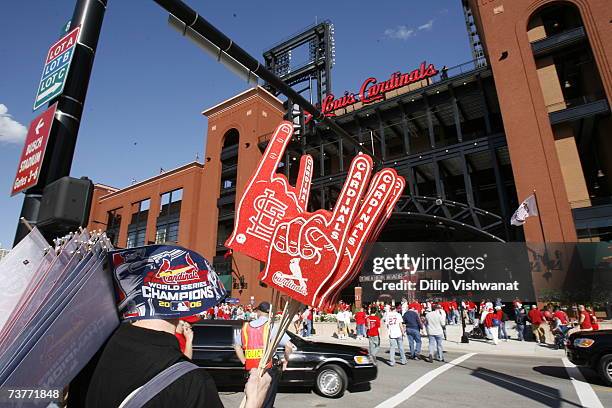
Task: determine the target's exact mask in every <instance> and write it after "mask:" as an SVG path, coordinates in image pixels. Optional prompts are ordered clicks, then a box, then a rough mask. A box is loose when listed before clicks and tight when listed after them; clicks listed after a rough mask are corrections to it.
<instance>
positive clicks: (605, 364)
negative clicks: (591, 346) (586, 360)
mask: <svg viewBox="0 0 612 408" xmlns="http://www.w3.org/2000/svg"><path fill="white" fill-rule="evenodd" d="M598 371H599V376H600V377H601V379H602V380H604V382H605V383H606V385H608V386H611V387H612V354H606V355H604V356H602V357H601V358H600V359H599V364H598Z"/></svg>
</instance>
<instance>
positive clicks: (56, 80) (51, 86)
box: [32, 26, 81, 110]
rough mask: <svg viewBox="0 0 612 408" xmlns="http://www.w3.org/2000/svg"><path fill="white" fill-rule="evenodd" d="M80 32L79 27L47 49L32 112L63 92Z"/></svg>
mask: <svg viewBox="0 0 612 408" xmlns="http://www.w3.org/2000/svg"><path fill="white" fill-rule="evenodd" d="M80 30H81V26H78V27H76V28H74V29H73V30H72V31H70V32H69V33H68V34H66V35H65V36H63V37H62V38H60V39H59V40H58V41H57V42H56V43H55V44H53V45H52V46H51V48H49V52H48V53H47V59H46V60H45V66H44V68H43V72H42V75H41V77H40V83H39V84H38V90H37V91H36V98H35V99H34V108H33V109H32V110H36V109H38V108H40V107H41V106H43V105H44V104H46V103H47V102H49V101H50V100H52V99H53V98H55V97H57V96H58V95H59V94H61V93H62V92H63V91H64V85H65V84H66V77H67V76H68V72H69V71H70V63H71V62H72V57H73V56H74V50H75V49H76V44H77V41H78V39H79V32H80Z"/></svg>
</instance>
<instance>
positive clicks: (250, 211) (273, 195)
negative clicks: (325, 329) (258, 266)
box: [225, 121, 314, 262]
mask: <svg viewBox="0 0 612 408" xmlns="http://www.w3.org/2000/svg"><path fill="white" fill-rule="evenodd" d="M292 135H293V126H292V124H291V123H290V122H287V121H284V122H282V123H281V124H280V125H279V126H278V128H277V129H276V131H275V132H274V135H272V137H271V138H270V141H269V142H268V146H267V148H266V151H265V152H264V154H263V156H262V157H261V160H260V161H259V166H258V167H257V169H256V170H255V173H254V174H253V176H251V179H250V180H249V183H248V184H247V186H246V189H245V190H244V194H243V195H242V198H241V199H240V202H239V204H238V209H237V214H236V222H235V224H234V230H233V231H232V234H231V235H230V237H229V238H228V239H227V241H226V242H225V246H226V247H228V248H231V249H232V250H234V251H240V252H242V253H244V254H246V255H248V256H250V257H251V258H255V259H257V260H259V261H262V262H265V261H266V260H267V259H268V249H269V247H270V242H271V241H272V235H273V234H274V230H275V228H276V226H277V225H278V223H279V222H280V221H281V220H282V219H283V218H293V217H295V216H297V215H298V214H300V213H302V212H304V211H306V205H307V203H308V197H309V195H310V184H311V181H312V176H313V167H314V163H313V160H312V156H310V155H304V156H302V158H301V159H300V168H299V172H298V176H297V182H296V186H295V187H293V186H291V185H289V181H288V180H287V178H286V177H285V176H284V175H283V174H279V173H277V172H276V170H277V168H278V165H279V164H280V163H281V162H282V161H284V160H285V149H286V148H287V145H288V144H289V142H290V141H291V136H292ZM285 165H286V166H288V165H289V163H285Z"/></svg>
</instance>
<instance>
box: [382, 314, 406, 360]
mask: <svg viewBox="0 0 612 408" xmlns="http://www.w3.org/2000/svg"><path fill="white" fill-rule="evenodd" d="M398 310H399V311H401V310H402V306H401V305H398V306H397V310H396V309H391V310H389V311H388V312H387V315H386V317H385V325H386V326H387V331H388V332H389V344H390V345H391V350H390V351H389V355H390V359H389V365H390V366H394V365H395V349H396V348H398V349H399V352H400V363H401V364H402V365H404V364H406V353H404V326H403V325H402V323H403V319H402V315H401V314H399V313H398Z"/></svg>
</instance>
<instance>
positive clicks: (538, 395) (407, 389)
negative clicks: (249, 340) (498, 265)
mask: <svg viewBox="0 0 612 408" xmlns="http://www.w3.org/2000/svg"><path fill="white" fill-rule="evenodd" d="M378 356H379V364H378V368H379V371H378V378H377V379H376V380H375V381H374V382H372V383H371V384H370V387H364V388H361V389H356V390H349V391H347V392H346V393H345V395H344V396H343V397H342V398H339V399H327V398H323V397H321V396H319V395H317V394H316V393H315V392H314V391H312V390H305V389H300V388H291V389H281V392H280V393H279V394H278V397H277V399H276V404H275V406H276V407H278V408H283V407H289V408H299V407H321V408H323V407H330V408H332V407H342V408H348V407H350V408H362V407H363V408H366V407H367V408H370V407H377V408H391V407H396V406H397V407H415V406H416V407H419V406H420V407H428V408H431V407H479V406H484V407H486V406H495V407H504V406H508V407H510V406H512V407H520V408H526V407H582V406H589V407H612V388H610V387H606V386H604V385H603V383H602V382H601V380H599V379H598V378H597V375H596V374H595V373H594V372H591V371H590V370H588V369H584V368H582V369H577V368H571V367H570V368H566V366H565V364H564V361H563V359H562V358H561V355H559V356H556V357H542V358H540V357H517V356H508V355H505V356H499V355H495V354H479V353H465V352H448V353H446V355H445V359H446V363H441V362H437V361H436V362H434V363H433V364H432V363H428V362H425V361H408V363H407V364H406V365H405V366H402V365H399V364H396V365H395V366H394V367H390V366H388V365H387V362H386V358H387V357H388V349H387V350H385V349H383V350H382V351H381V352H380V353H379V355H378ZM570 365H571V364H570ZM573 370H576V371H573ZM570 375H571V376H572V377H573V378H574V380H572V379H570ZM581 377H582V378H581ZM579 380H584V381H579ZM242 395H243V394H242V393H241V392H222V400H223V402H224V404H225V406H227V407H238V406H239V405H240V400H241V398H242Z"/></svg>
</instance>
